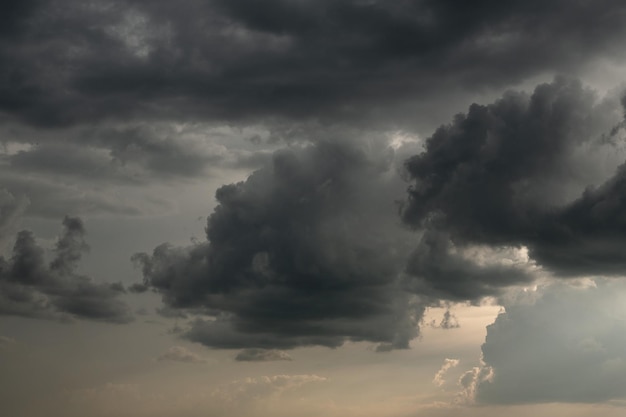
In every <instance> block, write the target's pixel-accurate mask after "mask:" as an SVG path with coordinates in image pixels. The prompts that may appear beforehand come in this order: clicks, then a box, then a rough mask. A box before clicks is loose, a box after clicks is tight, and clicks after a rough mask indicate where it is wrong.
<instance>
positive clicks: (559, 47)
mask: <svg viewBox="0 0 626 417" xmlns="http://www.w3.org/2000/svg"><path fill="white" fill-rule="evenodd" d="M11 3H15V2H11ZM624 7H625V6H624V5H623V4H622V3H621V2H620V1H617V0H603V1H600V2H593V3H590V2H577V3H575V4H570V3H564V2H563V1H561V0H551V1H546V2H542V3H541V4H538V3H530V4H529V3H528V2H523V1H514V2H509V3H507V5H506V6H504V5H502V4H500V3H498V2H494V1H492V0H482V1H479V2H473V3H472V4H471V5H469V4H466V3H461V2H458V1H454V0H447V1H430V0H413V1H411V0H407V1H400V2H393V3H389V2H384V1H360V0H356V1H354V0H342V1H327V0H324V1H308V0H306V1H299V2H296V3H294V2H286V1H282V0H271V1H265V2H264V3H263V5H262V7H260V6H259V5H258V4H257V3H256V2H251V1H248V0H235V1H220V0H214V1H208V2H202V1H194V0H190V1H185V2H182V3H177V4H176V5H173V4H171V3H169V2H165V1H154V2H131V3H128V2H121V1H115V0H110V1H107V0H101V1H97V2H90V3H89V4H85V3H84V2H78V1H63V2H58V1H53V0H50V1H29V2H25V3H23V5H22V3H21V2H20V5H19V6H17V5H16V6H13V7H10V9H11V12H10V13H8V16H12V18H11V22H12V24H11V25H5V26H4V28H5V29H4V30H5V31H6V32H5V37H8V38H7V39H8V40H7V41H5V42H4V43H3V45H2V47H1V48H0V60H1V61H2V62H3V71H2V78H1V80H2V81H1V84H0V91H2V97H3V99H2V100H1V101H0V109H1V110H3V111H4V112H5V113H6V114H7V115H9V116H14V117H17V118H19V119H20V120H23V121H24V122H26V123H29V124H35V125H47V126H50V125H52V126H67V125H72V124H77V123H83V122H86V121H90V122H93V121H99V120H102V119H104V118H111V117H112V118H116V119H127V118H129V117H142V118H143V117H148V118H154V117H162V116H164V115H165V116H167V117H168V118H171V117H178V118H209V119H212V120H250V119H265V118H277V117H278V118H284V119H292V120H294V119H295V120H297V119H306V118H310V117H314V118H315V117H319V118H323V119H327V120H331V121H332V120H334V121H336V120H350V119H352V120H359V121H361V122H364V121H367V120H368V119H370V121H374V120H378V121H380V120H381V117H383V118H387V117H389V116H390V114H393V113H392V112H396V117H398V116H400V112H397V110H398V105H399V104H402V103H404V104H406V103H409V102H411V101H412V100H414V97H416V96H422V97H423V98H425V97H434V96H435V95H437V94H440V93H441V89H447V90H448V91H447V92H450V91H455V90H457V91H458V90H474V91H476V90H479V89H481V88H485V87H493V86H498V87H501V86H503V85H508V84H511V83H516V82H519V81H521V80H524V79H527V78H529V77H533V76H536V75H540V74H542V73H545V72H555V71H557V72H558V71H563V70H565V69H568V68H571V67H577V66H582V65H584V64H586V63H588V62H589V60H590V59H592V58H593V57H599V56H605V55H612V56H614V57H615V58H618V59H619V58H620V57H622V55H621V53H622V51H621V48H620V46H621V40H622V39H623V36H624V29H623V28H624V25H623V23H624V21H623V12H624ZM5 16H6V15H5ZM581 22H584V24H582V23H581ZM34 57H37V59H34ZM406 116H407V115H405V117H406Z"/></svg>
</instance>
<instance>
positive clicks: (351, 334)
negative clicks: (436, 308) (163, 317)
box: [135, 142, 425, 349]
mask: <svg viewBox="0 0 626 417" xmlns="http://www.w3.org/2000/svg"><path fill="white" fill-rule="evenodd" d="M389 152H391V149H386V150H385V149H384V148H383V149H376V148H374V149H372V151H371V153H370V154H367V153H365V152H363V151H360V150H358V149H356V148H354V147H353V146H351V145H349V144H337V143H326V142H323V143H318V144H316V145H313V146H307V147H304V148H293V149H288V150H283V151H279V152H277V153H276V154H275V155H274V158H273V161H272V163H271V165H268V166H266V167H265V168H263V169H261V170H259V171H257V172H255V173H254V174H252V175H251V176H250V177H249V178H248V179H247V180H246V181H245V182H241V183H238V184H231V185H226V186H223V187H222V188H220V189H219V190H218V191H217V193H216V198H217V200H218V202H219V205H218V206H217V208H216V209H215V211H214V212H213V214H212V215H211V216H210V217H209V220H208V225H207V229H206V230H207V238H208V241H207V242H205V243H199V244H197V245H195V246H192V247H188V248H175V247H171V246H168V245H162V246H159V247H157V248H156V249H155V250H154V252H153V254H152V255H151V256H150V255H147V254H139V255H136V256H135V259H136V260H137V261H138V262H139V263H140V264H141V266H142V268H143V273H144V280H145V285H146V286H148V287H152V288H154V289H156V290H157V291H159V292H160V293H162V294H163V300H164V302H165V303H167V304H168V305H170V306H172V307H176V308H192V309H193V308H195V309H198V308H205V309H206V311H207V313H209V314H213V315H215V319H207V320H203V319H198V320H196V321H194V322H192V328H191V330H189V331H188V332H187V333H186V337H187V338H189V339H191V340H194V341H198V342H201V343H203V344H205V345H207V346H212V347H220V348H251V347H255V348H268V349H271V348H292V347H296V346H301V345H324V346H331V347H335V346H339V345H341V344H342V343H343V342H344V341H346V340H367V341H372V342H379V343H381V344H382V345H381V346H380V349H390V348H406V347H407V346H408V342H409V340H411V339H412V338H413V337H415V336H416V334H417V327H416V326H417V321H418V320H419V319H420V318H421V315H422V313H423V309H424V306H425V305H424V303H423V302H417V301H415V300H413V298H414V297H412V296H410V295H409V294H407V293H406V292H405V291H403V290H402V288H401V286H400V285H399V284H400V280H399V275H400V272H401V269H402V267H403V264H404V259H406V256H407V254H408V252H409V250H410V246H411V243H412V240H413V237H412V234H411V233H410V232H409V231H408V230H404V229H403V228H402V226H401V225H400V221H399V218H398V217H397V207H396V205H395V204H394V199H395V198H401V197H402V195H403V192H404V191H403V188H404V183H403V182H402V181H400V179H399V178H398V177H397V175H396V173H395V172H394V169H393V165H391V162H392V160H391V158H392V157H393V154H392V153H389Z"/></svg>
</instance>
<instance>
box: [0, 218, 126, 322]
mask: <svg viewBox="0 0 626 417" xmlns="http://www.w3.org/2000/svg"><path fill="white" fill-rule="evenodd" d="M63 226H64V232H63V235H61V236H60V237H59V239H58V240H57V242H56V245H55V248H54V254H55V256H54V258H53V259H52V261H50V262H49V263H46V261H45V257H44V250H43V248H41V247H40V246H39V245H38V244H37V243H36V241H35V237H34V236H33V234H32V232H30V231H27V230H23V231H21V232H19V233H18V234H17V237H16V239H15V243H14V245H13V253H12V256H11V257H10V258H9V259H5V258H4V257H0V314H6V315H17V316H24V317H34V318H49V319H52V318H54V319H62V320H68V319H71V318H85V319H92V320H100V321H107V322H113V323H126V322H129V321H131V320H132V314H131V313H130V310H129V307H128V306H127V305H126V304H125V303H124V302H123V301H122V300H120V296H121V294H123V293H124V292H125V290H124V287H123V286H122V285H121V284H119V283H113V284H106V283H95V282H93V281H92V280H91V279H90V278H89V277H87V276H84V275H80V274H78V273H77V272H76V268H77V266H78V263H79V261H80V259H81V257H82V254H83V253H84V252H85V251H86V250H88V248H89V247H88V246H87V243H86V242H85V228H84V226H83V222H82V220H81V219H80V218H77V217H65V219H64V220H63Z"/></svg>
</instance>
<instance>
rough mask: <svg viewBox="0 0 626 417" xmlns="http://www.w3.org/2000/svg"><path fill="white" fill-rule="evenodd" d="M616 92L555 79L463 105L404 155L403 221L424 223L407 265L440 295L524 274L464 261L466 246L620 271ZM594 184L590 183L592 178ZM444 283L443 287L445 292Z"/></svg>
mask: <svg viewBox="0 0 626 417" xmlns="http://www.w3.org/2000/svg"><path fill="white" fill-rule="evenodd" d="M617 101H618V100H617V99H615V98H611V97H610V98H607V99H605V100H603V101H598V99H597V98H596V97H595V95H594V93H593V91H591V90H588V89H585V88H584V87H583V86H582V85H581V83H580V82H579V81H575V80H568V79H565V78H557V79H556V80H555V81H554V82H552V83H550V84H542V85H540V86H538V87H537V88H536V89H535V91H534V92H533V94H532V95H530V96H529V95H525V94H520V93H507V94H505V95H504V96H503V97H502V98H501V99H500V100H498V101H496V102H495V103H493V104H490V105H486V106H483V105H472V106H471V107H470V109H469V111H468V113H467V114H459V115H458V116H456V118H455V119H454V120H453V122H452V123H450V124H449V125H445V126H442V127H441V128H439V129H438V130H437V131H436V132H435V133H434V134H433V135H432V136H431V137H430V138H429V139H428V140H427V144H426V150H425V151H424V152H423V153H422V154H420V155H416V156H414V157H412V158H410V159H409V160H408V161H407V163H406V168H407V171H408V173H409V175H410V176H411V178H412V180H413V181H414V182H413V185H412V187H411V188H410V190H409V196H410V198H409V202H408V204H407V206H406V207H405V209H404V212H403V216H404V219H405V221H406V222H408V223H409V224H411V225H413V226H415V227H417V228H424V229H425V230H426V231H425V232H424V234H423V237H422V241H421V243H420V246H419V247H418V249H417V250H416V252H415V254H414V255H413V256H412V259H411V260H410V261H409V264H408V268H407V272H408V273H409V274H411V275H414V276H416V277H417V278H418V279H417V281H416V282H413V283H412V284H411V285H417V286H418V287H421V286H424V285H429V286H431V287H432V288H434V289H436V290H440V291H441V294H442V295H441V296H442V297H443V298H451V299H463V298H474V297H477V296H480V295H489V294H493V293H494V292H497V289H498V287H501V286H507V285H511V284H519V283H524V282H528V281H529V280H530V279H532V276H531V275H528V274H527V273H525V272H524V271H522V270H518V271H517V272H516V271H515V270H511V268H510V266H508V265H501V266H499V267H497V268H493V267H492V266H491V267H489V268H488V269H485V268H484V267H480V268H479V267H469V266H468V265H466V263H467V261H466V260H465V259H463V258H462V259H460V260H459V252H461V253H462V252H463V250H464V249H466V248H467V247H468V246H472V245H483V246H485V247H489V248H492V249H494V248H495V249H500V250H501V249H503V248H523V247H526V248H528V255H529V256H530V259H531V260H532V261H535V262H536V263H537V265H538V266H540V267H542V268H544V269H545V270H547V271H549V272H552V273H554V274H557V275H563V276H580V275H586V274H601V275H614V274H618V275H620V274H622V273H623V266H624V259H625V258H624V254H623V251H622V250H620V248H621V247H623V244H624V225H623V219H622V217H621V215H620V214H619V213H621V210H622V207H623V203H622V200H623V195H624V193H623V190H622V188H623V183H624V181H623V175H624V174H623V172H624V169H623V168H622V167H621V164H622V163H623V160H624V153H623V149H624V146H623V145H624V138H623V130H622V126H623V121H622V110H621V109H620V108H619V105H618V102H617ZM594 187H596V188H594ZM446 294H447V295H446Z"/></svg>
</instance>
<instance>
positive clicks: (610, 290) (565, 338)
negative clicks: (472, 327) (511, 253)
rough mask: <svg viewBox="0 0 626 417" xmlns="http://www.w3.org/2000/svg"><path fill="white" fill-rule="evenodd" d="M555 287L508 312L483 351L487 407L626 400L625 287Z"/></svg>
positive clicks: (479, 395) (482, 393)
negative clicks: (488, 375)
mask: <svg viewBox="0 0 626 417" xmlns="http://www.w3.org/2000/svg"><path fill="white" fill-rule="evenodd" d="M591 284H592V285H589V284H588V285H585V286H569V285H564V284H553V285H551V286H548V287H546V288H540V289H539V290H538V293H537V294H530V295H528V294H527V297H523V298H522V299H521V300H517V301H516V302H512V303H509V304H508V305H506V306H505V308H506V312H503V313H501V314H500V315H498V317H497V319H496V321H495V322H494V323H493V324H491V325H490V326H488V327H487V337H486V339H485V343H484V344H483V346H482V352H483V360H484V362H485V366H484V369H487V368H489V369H492V370H493V379H492V380H491V381H490V382H487V381H479V382H478V384H477V389H476V390H475V394H476V397H475V398H476V399H477V400H478V401H479V402H482V403H491V404H494V403H498V404H520V403H547V402H583V403H593V402H604V401H607V400H611V399H623V398H625V397H626V390H625V389H624V387H625V386H626V354H625V353H624V346H625V344H626V337H625V336H624V335H626V310H625V309H624V303H623V297H624V294H625V293H626V289H625V288H624V284H623V283H622V282H620V281H619V280H615V281H605V280H597V281H596V282H595V283H593V282H591Z"/></svg>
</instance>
